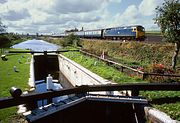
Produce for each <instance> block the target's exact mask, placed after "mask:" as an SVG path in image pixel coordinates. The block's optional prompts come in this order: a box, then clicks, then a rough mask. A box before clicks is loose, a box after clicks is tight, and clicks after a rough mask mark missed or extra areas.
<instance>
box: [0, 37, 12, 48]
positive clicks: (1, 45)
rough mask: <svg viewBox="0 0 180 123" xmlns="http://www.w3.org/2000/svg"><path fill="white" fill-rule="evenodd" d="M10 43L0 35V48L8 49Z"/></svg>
mask: <svg viewBox="0 0 180 123" xmlns="http://www.w3.org/2000/svg"><path fill="white" fill-rule="evenodd" d="M10 43H11V41H10V40H9V38H8V37H7V36H6V35H5V34H1V35H0V48H4V47H8V46H9V45H10Z"/></svg>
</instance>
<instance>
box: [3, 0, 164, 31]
mask: <svg viewBox="0 0 180 123" xmlns="http://www.w3.org/2000/svg"><path fill="white" fill-rule="evenodd" d="M0 1H1V2H0V14H1V18H2V21H3V23H4V24H6V25H7V26H8V29H9V31H18V32H23V31H24V32H39V33H40V32H48V31H50V32H51V31H53V32H55V31H63V30H65V29H70V28H74V27H77V28H81V27H84V29H97V28H105V27H112V26H121V25H130V24H141V23H142V24H148V23H149V22H150V21H148V20H147V19H145V18H143V17H149V16H150V15H152V13H153V9H152V8H154V7H155V5H157V4H159V2H157V1H158V0H151V1H152V2H151V1H150V2H148V0H142V2H141V3H140V5H139V6H135V5H130V6H127V9H126V10H125V11H124V12H123V13H118V14H116V15H115V16H114V14H112V13H111V11H110V9H108V7H110V5H111V3H113V4H114V3H117V4H118V5H120V4H121V1H122V0H93V1H90V0H83V1H82V0H28V1H27V0H8V1H7V0H0ZM161 1H162V0H161ZM153 2H154V3H153ZM146 5H147V6H146ZM147 8H148V9H147ZM145 20H146V21H145Z"/></svg>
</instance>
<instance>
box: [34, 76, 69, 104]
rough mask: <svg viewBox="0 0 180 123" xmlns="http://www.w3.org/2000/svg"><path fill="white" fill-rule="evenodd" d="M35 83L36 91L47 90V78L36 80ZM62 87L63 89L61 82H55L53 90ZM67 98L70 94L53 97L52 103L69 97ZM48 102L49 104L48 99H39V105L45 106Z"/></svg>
mask: <svg viewBox="0 0 180 123" xmlns="http://www.w3.org/2000/svg"><path fill="white" fill-rule="evenodd" d="M35 85H36V90H35V92H39V93H41V92H46V91H47V89H46V83H45V80H40V81H36V82H35ZM61 89H62V86H61V84H59V83H53V90H55V91H57V90H61ZM67 98H68V96H60V97H55V98H52V103H58V102H60V101H61V100H64V99H67ZM47 104H48V101H47V99H44V100H39V101H37V105H38V107H41V106H45V105H47Z"/></svg>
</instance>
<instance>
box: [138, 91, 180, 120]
mask: <svg viewBox="0 0 180 123" xmlns="http://www.w3.org/2000/svg"><path fill="white" fill-rule="evenodd" d="M140 95H141V96H144V97H146V98H147V99H148V100H149V101H150V103H151V104H152V105H153V107H155V108H157V109H159V110H161V111H163V112H165V113H167V114H168V115H169V116H170V117H171V118H173V119H176V120H178V121H180V111H179V109H180V102H179V98H180V92H179V91H177V92H173V91H151V92H150V91H145V92H144V91H142V92H141V93H140Z"/></svg>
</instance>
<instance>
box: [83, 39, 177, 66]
mask: <svg viewBox="0 0 180 123" xmlns="http://www.w3.org/2000/svg"><path fill="white" fill-rule="evenodd" d="M81 45H82V48H83V49H84V50H86V51H89V52H92V53H95V54H99V55H100V54H102V52H103V51H104V52H105V54H106V55H107V56H110V57H112V58H115V59H116V60H117V61H119V62H120V63H124V64H127V65H129V66H142V67H144V68H147V67H148V66H149V65H151V64H159V63H160V64H163V65H165V66H167V67H170V66H171V58H172V55H173V52H174V44H171V43H160V44H158V43H154V44H153V43H151V44H148V43H144V42H105V41H93V40H84V41H82V43H81ZM167 51H168V52H167ZM179 57H180V54H179ZM177 67H180V59H177Z"/></svg>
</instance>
